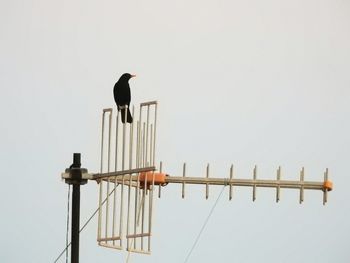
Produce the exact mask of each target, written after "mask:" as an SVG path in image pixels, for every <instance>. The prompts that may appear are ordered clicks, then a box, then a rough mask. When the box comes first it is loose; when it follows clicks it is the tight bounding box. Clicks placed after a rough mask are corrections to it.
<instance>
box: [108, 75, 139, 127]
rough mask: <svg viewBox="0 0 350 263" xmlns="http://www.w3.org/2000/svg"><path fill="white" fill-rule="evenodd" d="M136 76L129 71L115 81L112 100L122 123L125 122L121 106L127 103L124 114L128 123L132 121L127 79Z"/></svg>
mask: <svg viewBox="0 0 350 263" xmlns="http://www.w3.org/2000/svg"><path fill="white" fill-rule="evenodd" d="M133 77H136V75H131V74H129V73H124V74H123V75H122V76H121V77H120V79H119V80H118V81H117V83H115V85H114V89H113V94H114V100H115V103H116V104H117V107H118V111H120V113H121V116H122V123H125V108H122V107H123V106H125V105H128V112H127V116H126V121H127V122H128V123H132V116H131V113H130V109H129V107H130V100H131V94H130V86H129V79H131V78H133Z"/></svg>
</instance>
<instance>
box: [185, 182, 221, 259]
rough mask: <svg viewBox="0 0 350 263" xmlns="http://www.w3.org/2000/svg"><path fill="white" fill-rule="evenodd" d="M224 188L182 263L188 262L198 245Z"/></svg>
mask: <svg viewBox="0 0 350 263" xmlns="http://www.w3.org/2000/svg"><path fill="white" fill-rule="evenodd" d="M225 186H226V185H224V186H223V187H222V189H221V192H220V194H219V195H218V197H217V198H216V201H215V203H214V205H213V207H212V208H211V210H210V212H209V215H208V216H207V218H206V219H205V222H204V224H203V226H202V228H201V230H200V231H199V234H198V236H197V238H196V240H195V242H194V244H193V246H192V248H191V250H190V252H189V253H188V254H187V257H186V259H185V261H184V263H186V262H187V261H188V259H189V258H190V256H191V254H192V251H193V250H194V248H195V247H196V245H197V243H198V241H199V238H200V236H201V235H202V232H203V230H204V228H205V227H206V225H207V223H208V221H209V218H210V216H211V215H212V214H213V212H214V209H215V207H216V205H217V204H218V201H219V199H220V197H221V195H222V193H223V192H224V189H225Z"/></svg>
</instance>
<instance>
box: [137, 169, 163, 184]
mask: <svg viewBox="0 0 350 263" xmlns="http://www.w3.org/2000/svg"><path fill="white" fill-rule="evenodd" d="M165 176H166V174H165V173H157V172H142V173H140V183H141V185H145V183H147V185H151V184H153V180H154V184H155V185H162V184H165ZM153 178H154V179H153Z"/></svg>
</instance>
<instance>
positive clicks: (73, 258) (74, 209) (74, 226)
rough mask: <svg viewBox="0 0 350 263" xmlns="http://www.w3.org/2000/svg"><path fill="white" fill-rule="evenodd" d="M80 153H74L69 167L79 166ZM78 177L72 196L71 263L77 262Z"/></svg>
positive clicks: (78, 221)
mask: <svg viewBox="0 0 350 263" xmlns="http://www.w3.org/2000/svg"><path fill="white" fill-rule="evenodd" d="M80 166H81V164H80V153H74V157H73V164H72V166H71V167H73V168H80ZM80 182H81V174H80V179H79V178H77V179H76V180H75V181H74V182H73V183H72V184H73V196H72V237H71V238H72V241H71V242H72V250H71V263H79V228H80V226H79V223H80Z"/></svg>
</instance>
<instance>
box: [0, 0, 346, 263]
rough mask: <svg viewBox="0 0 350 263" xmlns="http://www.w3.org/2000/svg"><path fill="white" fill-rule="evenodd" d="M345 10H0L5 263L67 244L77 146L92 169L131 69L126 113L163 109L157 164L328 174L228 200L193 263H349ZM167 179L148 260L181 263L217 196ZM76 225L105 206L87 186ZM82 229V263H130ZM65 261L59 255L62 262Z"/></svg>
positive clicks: (324, 0) (95, 5) (247, 173)
mask: <svg viewBox="0 0 350 263" xmlns="http://www.w3.org/2000/svg"><path fill="white" fill-rule="evenodd" d="M349 13H350V4H349V2H348V1H346V0H342V1H340V0H296V1H277V0H265V1H258V0H249V1H224V0H222V1H213V0H212V1H194V0H186V1H185V0H177V1H164V0H163V1H160V0H149V1H140V0H138V1H135V0H132V1H40V0H37V1H33V0H31V1H18V0H12V1H1V2H0V57H1V60H0V86H1V89H2V95H1V97H0V112H1V113H0V114H1V120H2V126H1V129H0V140H1V144H0V145H1V151H0V154H1V156H0V160H1V167H2V179H3V180H2V187H1V190H0V198H1V200H2V201H1V215H2V216H1V219H0V227H1V237H0V246H1V249H0V258H1V261H2V262H9V263H10V262H53V260H54V259H55V258H56V256H57V255H58V253H59V252H60V251H61V250H62V248H63V247H64V244H65V223H66V222H65V220H66V201H67V200H66V198H67V197H66V194H67V186H66V185H65V184H64V182H62V181H61V180H60V173H61V172H62V171H63V170H64V168H65V167H67V166H68V165H69V164H70V162H71V158H72V153H73V152H81V153H82V162H83V166H84V167H87V168H88V169H89V170H90V171H92V172H95V171H98V167H99V136H100V114H101V111H102V109H103V108H106V107H111V106H113V105H114V101H113V97H112V89H113V85H114V83H115V81H116V80H117V79H118V77H119V76H120V75H121V74H122V73H124V72H131V73H136V74H137V75H138V77H137V78H136V79H134V80H133V81H132V103H134V104H135V105H137V104H138V103H140V102H142V101H147V100H153V99H156V100H158V101H159V104H160V105H159V126H158V129H159V130H158V152H157V156H158V160H163V161H164V164H165V167H166V171H167V172H168V173H169V174H173V175H178V174H180V173H181V165H182V162H184V161H186V162H187V163H188V165H189V167H188V173H189V174H193V176H202V175H204V171H205V165H206V163H207V162H210V163H211V167H212V171H213V176H214V174H215V175H216V176H218V177H225V176H228V168H229V166H230V165H231V163H233V164H234V165H235V167H236V169H237V177H242V178H251V176H252V169H253V166H254V165H255V164H257V165H258V166H259V177H261V178H274V176H275V170H276V168H277V167H278V166H279V165H282V167H283V169H284V177H285V178H290V179H298V172H299V170H300V168H301V167H302V166H305V169H306V177H305V180H307V179H308V180H317V181H318V180H323V171H324V169H325V168H327V167H328V168H329V169H330V178H331V179H332V180H333V182H334V186H335V189H334V191H333V192H331V193H330V195H329V203H328V204H327V205H326V206H325V207H324V206H323V205H322V193H321V192H306V193H305V202H304V204H303V205H299V203H298V195H299V193H298V192H297V191H282V200H281V202H280V203H279V204H276V203H275V202H274V195H275V192H274V191H273V190H271V189H270V190H268V189H262V190H260V189H259V191H258V196H257V201H256V202H255V203H253V202H252V201H251V191H249V190H247V189H237V191H236V193H235V196H234V199H233V200H232V201H231V202H229V201H228V200H227V190H226V191H225V193H224V196H223V197H222V198H221V199H220V201H219V204H218V206H217V208H216V210H215V212H214V214H213V216H212V217H211V219H210V221H209V223H208V225H207V227H206V229H205V231H204V233H203V235H202V237H201V239H200V241H199V242H198V245H197V247H196V248H195V250H194V251H193V254H192V255H191V258H190V260H189V262H213V261H215V262H239V263H245V262H246V263H253V262H276V263H277V262H283V263H292V262H321V263H329V262H337V263H347V262H350V254H349V251H348V244H349V236H350V225H349V222H350V209H349V203H348V202H349V200H350V191H349V185H350V179H349V176H348V173H349V156H350V138H349V134H350V125H349V121H348V118H349V114H350V104H349V97H350V91H349V86H350V74H349V70H350V49H349V47H350V16H349ZM187 189H188V194H187V196H186V199H185V200H182V199H181V189H180V187H176V186H172V185H169V186H167V187H166V188H165V189H164V191H163V197H162V199H161V200H157V201H156V206H155V215H154V229H153V230H154V237H153V244H152V246H153V247H152V249H153V253H152V255H151V256H145V255H132V258H131V262H135V263H137V262H170V263H172V262H174V263H175V262H183V261H184V260H185V258H186V255H187V253H188V252H189V250H190V248H191V246H192V244H193V242H194V240H195V237H196V236H197V234H198V232H199V230H200V228H201V226H202V224H203V222H204V220H205V217H206V216H207V214H208V213H209V211H210V209H211V207H212V205H213V203H214V201H215V198H216V195H217V194H218V193H219V190H220V188H216V189H214V188H211V196H210V200H208V201H205V199H204V198H203V195H204V189H203V188H198V187H197V188H196V187H194V188H190V187H188V188H187ZM81 197H82V205H81V209H82V210H81V220H82V222H84V221H85V220H86V218H88V217H89V216H90V214H91V213H92V211H94V210H95V208H96V206H97V186H96V184H95V183H93V182H89V184H88V185H86V186H83V187H82V196H81ZM96 228H97V221H96V220H93V221H92V222H91V223H90V225H89V227H88V228H87V230H86V231H84V232H83V233H82V235H81V262H84V263H85V262H125V259H126V253H125V252H120V251H115V250H111V249H106V248H102V247H99V246H97V243H96ZM61 262H64V258H62V261H61Z"/></svg>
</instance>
